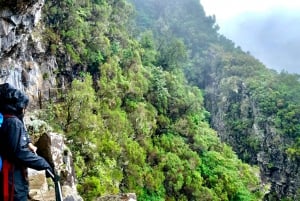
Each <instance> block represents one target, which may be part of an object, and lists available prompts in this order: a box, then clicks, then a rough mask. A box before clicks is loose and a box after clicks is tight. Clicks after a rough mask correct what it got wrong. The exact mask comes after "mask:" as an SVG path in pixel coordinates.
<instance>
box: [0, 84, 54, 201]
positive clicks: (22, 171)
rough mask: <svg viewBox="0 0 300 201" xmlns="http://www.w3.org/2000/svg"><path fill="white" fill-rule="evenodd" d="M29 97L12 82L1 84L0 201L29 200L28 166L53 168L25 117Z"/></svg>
mask: <svg viewBox="0 0 300 201" xmlns="http://www.w3.org/2000/svg"><path fill="white" fill-rule="evenodd" d="M28 102H29V99H28V97H27V96H26V95H25V94H24V93H22V92H21V91H20V90H17V89H15V88H13V87H12V86H11V85H9V84H7V83H6V84H3V85H0V112H1V113H2V114H3V117H4V120H3V123H2V125H1V128H0V156H1V158H2V161H3V167H2V171H1V174H0V196H1V197H0V200H1V201H27V198H28V193H29V185H28V178H27V167H30V168H32V169H36V170H47V169H49V170H50V171H51V172H53V168H52V167H51V166H50V165H49V163H48V162H47V161H46V160H45V159H44V158H42V157H40V156H38V155H36V153H35V152H36V150H37V148H36V147H35V146H34V145H33V144H32V143H31V141H30V138H29V136H28V133H27V131H26V128H25V126H24V122H23V117H24V114H25V110H26V107H27V105H28Z"/></svg>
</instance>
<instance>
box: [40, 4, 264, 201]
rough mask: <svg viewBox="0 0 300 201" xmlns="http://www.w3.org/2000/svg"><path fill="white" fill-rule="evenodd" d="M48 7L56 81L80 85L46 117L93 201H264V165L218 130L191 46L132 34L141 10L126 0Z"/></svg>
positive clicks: (72, 87) (47, 31) (47, 32)
mask: <svg viewBox="0 0 300 201" xmlns="http://www.w3.org/2000/svg"><path fill="white" fill-rule="evenodd" d="M194 3H196V1H194ZM195 5H197V4H195ZM44 11H45V15H44V21H45V23H46V25H47V27H46V29H45V34H44V37H45V40H46V41H47V42H48V43H47V44H48V53H49V54H50V55H55V57H56V58H57V62H58V66H59V69H58V72H57V75H59V76H63V77H64V78H65V79H64V81H65V82H66V83H67V80H71V81H72V82H71V85H70V87H69V91H68V93H66V94H64V101H63V102H61V103H58V104H53V105H50V106H49V108H50V110H48V111H47V112H48V113H47V115H46V116H45V119H47V121H48V122H51V123H52V125H53V126H54V127H55V128H56V129H57V130H61V131H63V132H64V133H65V136H66V138H67V140H68V141H69V142H71V143H70V147H71V150H72V152H73V153H74V155H75V160H74V162H75V166H76V172H77V176H78V182H79V185H78V186H79V191H80V192H81V193H82V195H83V196H84V198H85V199H87V200H93V199H94V198H95V197H98V196H101V195H105V194H109V193H117V192H136V193H137V196H138V199H140V200H149V201H150V200H153V201H154V200H155V201H157V200H170V201H171V200H245V201H246V200H249V201H250V200H259V199H260V198H261V197H262V194H263V193H262V191H261V188H262V186H261V184H260V180H259V177H258V175H257V172H256V169H255V168H254V167H251V166H249V165H246V164H245V163H242V162H241V160H239V159H238V158H237V156H236V155H235V154H234V152H233V151H232V150H231V148H230V147H228V146H227V145H225V144H223V143H221V142H220V140H219V138H218V137H217V135H216V133H215V131H214V130H212V129H211V128H210V127H209V125H208V122H207V121H208V118H209V114H208V112H207V111H206V110H205V109H204V107H203V104H204V103H203V96H202V93H201V91H200V90H199V89H198V88H197V87H193V86H190V85H188V83H187V80H186V79H185V77H184V74H183V70H182V69H181V68H180V67H181V66H182V65H183V64H185V62H186V58H187V51H186V49H185V45H184V44H183V41H182V40H180V39H174V40H173V39H172V40H164V39H167V38H166V37H165V38H163V37H162V38H161V39H162V40H161V45H160V46H159V47H160V48H159V51H158V50H157V49H156V47H158V46H156V44H155V41H154V40H153V38H152V34H151V33H150V32H148V33H144V34H142V35H141V36H140V37H139V38H138V39H135V38H133V37H132V36H133V35H134V34H138V33H137V31H138V30H137V29H136V28H137V27H135V26H134V25H133V24H132V21H130V19H131V18H130V16H131V14H133V11H134V10H133V7H132V6H131V5H130V4H128V2H126V1H123V0H121V1H120V0H118V1H105V0H102V1H99V0H97V1H95V0H93V1H89V0H85V1H70V0H61V1H59V2H57V1H48V2H46V6H45V8H44ZM195 12H197V10H195ZM208 23H211V22H208ZM207 27H209V26H207ZM174 28H176V27H174ZM177 28H179V27H177ZM177 28H176V29H177ZM212 30H213V28H212ZM212 33H213V32H212ZM155 34H156V33H155ZM158 35H161V34H158ZM215 35H216V34H215ZM161 36H162V35H161ZM164 36H166V35H164ZM207 37H208V38H209V36H207ZM203 42H205V40H204V41H203ZM204 44H205V43H203V45H204ZM187 65H189V64H187ZM87 72H89V73H87Z"/></svg>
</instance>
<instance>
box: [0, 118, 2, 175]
mask: <svg viewBox="0 0 300 201" xmlns="http://www.w3.org/2000/svg"><path fill="white" fill-rule="evenodd" d="M2 123H3V115H2V113H0V127H1V126H2ZM1 170H2V158H1V155H0V172H1Z"/></svg>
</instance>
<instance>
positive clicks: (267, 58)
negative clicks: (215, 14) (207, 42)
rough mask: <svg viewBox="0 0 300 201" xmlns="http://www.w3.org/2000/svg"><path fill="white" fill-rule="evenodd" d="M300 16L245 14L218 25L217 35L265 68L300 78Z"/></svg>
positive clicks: (282, 13) (275, 13) (283, 12)
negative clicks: (299, 76)
mask: <svg viewBox="0 0 300 201" xmlns="http://www.w3.org/2000/svg"><path fill="white" fill-rule="evenodd" d="M299 21H300V15H299V12H298V13H296V12H291V11H289V12H287V11H284V10H275V11H272V12H268V13H264V14H263V13H262V14H259V15H258V14H257V13H255V14H253V13H244V14H241V15H239V16H238V17H235V18H233V19H232V20H230V21H227V22H224V24H221V25H220V26H221V29H220V33H221V34H223V35H225V36H226V37H227V38H229V39H231V40H232V41H234V42H235V44H236V45H237V46H240V47H241V48H242V49H243V50H244V51H249V52H250V54H251V55H253V56H254V57H256V58H257V59H259V60H260V61H261V62H262V63H264V64H265V65H266V67H267V68H272V69H275V70H277V71H278V72H281V71H287V72H289V73H298V74H300V54H299V50H300V37H299V33H300V27H299V26H298V22H299Z"/></svg>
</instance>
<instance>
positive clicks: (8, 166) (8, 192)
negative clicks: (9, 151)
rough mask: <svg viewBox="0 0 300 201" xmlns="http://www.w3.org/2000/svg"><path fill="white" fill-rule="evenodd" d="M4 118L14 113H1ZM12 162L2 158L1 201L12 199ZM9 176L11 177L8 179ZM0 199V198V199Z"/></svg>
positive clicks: (11, 116)
mask: <svg viewBox="0 0 300 201" xmlns="http://www.w3.org/2000/svg"><path fill="white" fill-rule="evenodd" d="M3 117H4V119H5V118H14V117H16V116H15V115H11V114H3ZM13 172H14V164H13V163H11V162H9V161H8V160H7V159H3V158H2V171H1V177H2V184H1V187H2V189H1V191H2V196H3V197H2V199H3V201H13V200H14V178H13V177H14V174H13ZM10 177H12V178H11V179H10ZM10 180H11V181H12V183H11V184H9V181H10ZM2 199H1V200H2Z"/></svg>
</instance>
